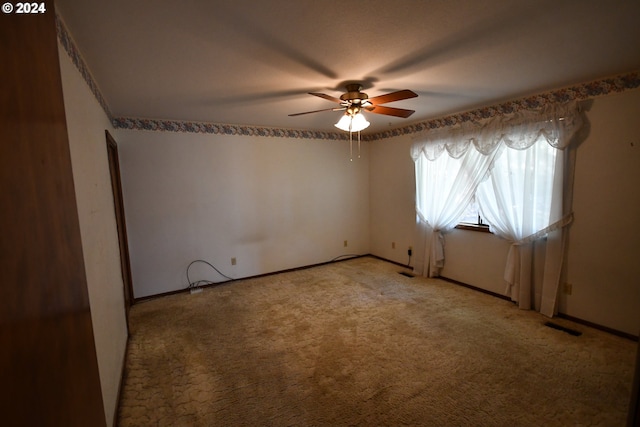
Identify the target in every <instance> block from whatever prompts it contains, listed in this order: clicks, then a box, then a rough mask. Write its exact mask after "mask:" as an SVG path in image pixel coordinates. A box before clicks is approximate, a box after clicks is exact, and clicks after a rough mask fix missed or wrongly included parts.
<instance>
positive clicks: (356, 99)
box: [340, 83, 369, 104]
mask: <svg viewBox="0 0 640 427" xmlns="http://www.w3.org/2000/svg"><path fill="white" fill-rule="evenodd" d="M346 89H347V93H345V94H342V95H341V96H340V99H341V100H343V101H350V102H351V103H354V104H360V103H362V101H364V100H366V99H369V96H368V95H367V94H366V93H363V92H360V91H361V90H362V85H360V84H357V83H354V84H348V85H347V86H346Z"/></svg>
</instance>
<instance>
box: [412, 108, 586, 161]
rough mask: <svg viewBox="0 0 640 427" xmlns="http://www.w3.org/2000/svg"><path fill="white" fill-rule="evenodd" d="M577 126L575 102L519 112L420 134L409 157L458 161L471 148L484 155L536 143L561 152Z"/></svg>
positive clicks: (579, 118) (580, 120)
mask: <svg viewBox="0 0 640 427" xmlns="http://www.w3.org/2000/svg"><path fill="white" fill-rule="evenodd" d="M581 126H582V115H581V114H580V110H579V106H578V104H577V103H576V102H571V103H567V104H562V105H549V106H547V107H545V108H544V109H542V110H539V111H531V110H523V111H519V112H517V113H514V114H511V115H508V116H498V117H495V118H493V119H490V120H488V121H486V122H484V123H463V124H462V125H461V126H459V127H456V128H445V129H439V130H436V131H433V130H432V131H427V132H424V133H421V134H419V135H417V136H416V137H414V138H413V139H414V143H413V145H412V147H411V157H412V158H413V160H414V161H415V160H416V159H417V158H418V157H419V156H420V155H421V154H423V155H424V156H425V157H426V158H427V159H428V160H431V161H433V160H435V159H437V158H438V157H440V155H442V153H444V152H445V151H446V152H447V154H448V155H449V156H450V157H452V158H454V159H458V158H460V157H462V156H464V154H465V153H466V152H467V150H468V149H469V147H472V146H473V147H474V148H475V149H476V150H477V151H478V152H479V153H481V154H483V155H488V154H490V153H492V152H493V151H494V150H495V149H496V148H497V147H498V146H499V145H500V144H501V143H504V144H505V145H506V146H507V147H509V148H512V149H516V150H525V149H527V148H529V147H531V146H532V145H533V144H535V143H536V142H538V141H540V140H544V141H546V142H547V143H548V144H549V145H551V146H552V147H554V148H558V149H564V148H565V147H566V146H567V145H568V144H569V142H570V141H571V140H572V138H573V136H574V135H575V133H576V132H577V131H578V130H579V129H580V127H581Z"/></svg>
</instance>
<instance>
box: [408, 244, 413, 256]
mask: <svg viewBox="0 0 640 427" xmlns="http://www.w3.org/2000/svg"><path fill="white" fill-rule="evenodd" d="M407 254H408V255H409V256H411V255H412V254H413V248H412V247H411V246H409V249H407Z"/></svg>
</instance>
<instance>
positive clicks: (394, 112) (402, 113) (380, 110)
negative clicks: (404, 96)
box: [365, 105, 415, 119]
mask: <svg viewBox="0 0 640 427" xmlns="http://www.w3.org/2000/svg"><path fill="white" fill-rule="evenodd" d="M365 109H366V110H367V111H368V112H370V113H375V114H384V115H387V116H395V117H402V118H405V119H406V118H407V117H409V116H410V115H412V114H413V113H415V111H414V110H405V109H404V108H393V107H383V106H382V105H372V106H370V107H366V108H365Z"/></svg>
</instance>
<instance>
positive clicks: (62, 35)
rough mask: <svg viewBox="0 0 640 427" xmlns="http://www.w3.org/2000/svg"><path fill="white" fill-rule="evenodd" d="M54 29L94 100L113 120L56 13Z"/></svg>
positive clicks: (85, 65)
mask: <svg viewBox="0 0 640 427" xmlns="http://www.w3.org/2000/svg"><path fill="white" fill-rule="evenodd" d="M56 31H57V33H58V40H59V41H60V44H61V45H62V47H63V48H64V50H65V52H67V55H69V58H71V61H72V62H73V65H75V66H76V68H77V69H78V71H79V72H80V74H81V75H82V78H83V79H84V81H85V83H86V84H87V86H89V89H90V90H91V92H92V93H93V96H95V98H96V100H97V101H98V103H99V104H100V106H101V107H102V109H103V110H104V112H105V113H106V114H107V117H108V118H109V120H110V121H112V122H113V116H112V115H111V110H109V106H108V105H107V101H106V100H105V99H104V97H103V96H102V92H100V89H99V88H98V85H97V84H96V82H95V80H94V79H93V76H92V75H91V72H90V71H89V68H88V67H87V64H86V63H85V62H84V60H83V59H82V55H81V54H80V51H79V50H78V48H77V47H76V45H75V43H74V42H73V39H72V38H71V36H70V35H69V31H68V30H67V27H66V26H65V25H64V23H63V22H62V19H60V16H58V14H56Z"/></svg>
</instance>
